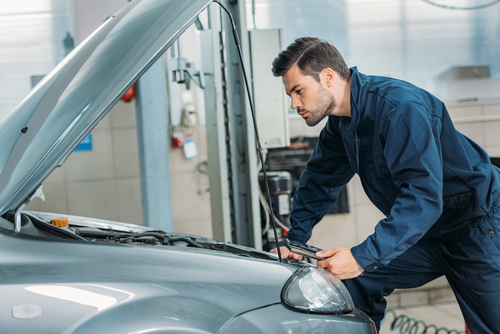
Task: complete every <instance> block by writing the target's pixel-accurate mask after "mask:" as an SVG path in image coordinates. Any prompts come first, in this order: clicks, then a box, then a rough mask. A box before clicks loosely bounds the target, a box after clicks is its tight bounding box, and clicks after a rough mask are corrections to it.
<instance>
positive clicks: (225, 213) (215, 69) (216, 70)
mask: <svg viewBox="0 0 500 334" xmlns="http://www.w3.org/2000/svg"><path fill="white" fill-rule="evenodd" d="M208 15H209V24H210V29H209V30H204V31H201V43H202V45H201V46H202V47H201V49H202V52H203V57H202V60H203V62H202V68H203V69H204V72H205V94H204V96H205V114H206V130H207V153H208V170H209V179H210V207H211V212H212V232H213V238H214V239H216V240H219V241H224V242H232V241H233V239H232V236H231V230H232V228H231V214H230V212H231V209H232V208H231V207H232V206H231V201H230V190H229V187H230V184H229V171H228V154H227V144H228V143H227V141H226V138H228V137H227V136H228V135H227V132H226V126H227V117H226V112H225V110H226V109H225V108H226V104H225V103H224V102H225V100H224V90H223V87H222V73H223V72H222V71H223V69H222V68H221V66H222V65H223V62H222V59H221V49H220V47H221V45H222V44H221V38H220V29H221V27H220V11H219V8H218V7H216V6H215V5H211V6H210V7H209V8H208Z"/></svg>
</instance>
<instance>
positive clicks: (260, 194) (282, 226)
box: [259, 186, 290, 235]
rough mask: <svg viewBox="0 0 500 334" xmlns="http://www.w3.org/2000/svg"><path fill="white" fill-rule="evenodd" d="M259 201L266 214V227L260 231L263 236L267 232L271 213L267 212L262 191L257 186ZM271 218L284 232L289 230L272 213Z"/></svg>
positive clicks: (267, 208)
mask: <svg viewBox="0 0 500 334" xmlns="http://www.w3.org/2000/svg"><path fill="white" fill-rule="evenodd" d="M259 199H260V203H261V204H262V206H263V207H264V211H265V212H266V227H264V230H263V231H262V235H264V234H265V233H266V232H267V230H268V229H269V215H270V214H271V212H269V211H270V208H269V205H268V204H267V202H266V198H265V197H264V194H263V193H262V189H260V186H259ZM273 217H274V221H275V222H276V224H278V225H279V226H280V227H281V228H282V229H284V230H285V231H288V230H290V228H289V227H287V226H286V225H285V224H283V223H282V222H281V221H280V220H279V219H278V218H277V217H276V216H275V215H274V213H273Z"/></svg>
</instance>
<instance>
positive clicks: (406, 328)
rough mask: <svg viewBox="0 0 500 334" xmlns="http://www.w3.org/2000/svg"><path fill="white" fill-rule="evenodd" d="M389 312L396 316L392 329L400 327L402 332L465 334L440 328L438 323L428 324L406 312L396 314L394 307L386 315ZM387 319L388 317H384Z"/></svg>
mask: <svg viewBox="0 0 500 334" xmlns="http://www.w3.org/2000/svg"><path fill="white" fill-rule="evenodd" d="M388 314H391V315H392V316H393V317H394V320H393V321H392V322H391V331H396V330H398V329H399V333H401V334H407V333H408V334H431V333H432V334H465V332H464V331H458V330H456V329H448V328H446V327H440V328H438V327H437V326H436V325H427V324H426V323H425V321H422V320H417V319H414V318H411V317H410V316H408V315H406V314H400V315H396V311H394V310H392V309H391V310H387V311H385V316H386V317H387V315H388ZM385 320H386V318H384V321H385ZM431 330H432V331H431Z"/></svg>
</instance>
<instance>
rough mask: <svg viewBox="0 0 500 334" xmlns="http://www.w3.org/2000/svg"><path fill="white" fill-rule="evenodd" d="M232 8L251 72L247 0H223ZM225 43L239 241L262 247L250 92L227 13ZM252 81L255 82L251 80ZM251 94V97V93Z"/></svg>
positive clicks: (246, 61)
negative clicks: (249, 100)
mask: <svg viewBox="0 0 500 334" xmlns="http://www.w3.org/2000/svg"><path fill="white" fill-rule="evenodd" d="M223 3H224V5H225V6H226V8H227V9H228V10H229V11H230V12H231V15H232V16H233V19H234V21H235V24H236V26H237V29H238V32H239V39H240V41H241V47H242V52H243V59H244V61H245V64H244V65H245V68H246V70H247V71H248V75H250V52H249V50H250V47H249V37H248V30H247V22H246V3H245V1H241V0H240V1H227V0H226V1H223ZM222 23H223V26H222V27H223V29H222V31H223V45H224V55H225V59H226V61H225V63H226V67H225V70H226V85H225V87H226V90H227V97H228V98H227V104H228V111H229V144H230V146H229V147H230V152H229V154H230V156H231V167H232V168H231V169H232V177H233V178H232V185H233V196H234V224H235V229H236V231H235V232H236V233H235V237H236V240H235V242H236V243H238V244H241V245H247V246H252V247H255V248H257V249H262V235H261V232H260V231H261V223H260V208H259V196H258V173H259V170H258V168H257V148H256V145H255V134H254V129H253V120H252V116H251V112H250V106H249V104H248V98H249V97H247V96H246V90H245V82H244V78H243V72H242V68H241V64H240V60H239V55H238V49H237V47H236V45H235V43H234V40H233V33H232V27H231V24H230V20H229V18H228V17H227V16H226V15H224V16H223V20H222ZM250 84H251V83H250ZM250 98H251V97H250Z"/></svg>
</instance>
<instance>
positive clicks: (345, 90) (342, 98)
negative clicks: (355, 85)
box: [336, 80, 351, 117]
mask: <svg viewBox="0 0 500 334" xmlns="http://www.w3.org/2000/svg"><path fill="white" fill-rule="evenodd" d="M337 96H338V98H337V104H338V107H337V108H338V110H337V112H336V114H337V115H338V116H347V117H351V80H349V81H343V80H342V81H341V84H340V85H339V88H338V91H337Z"/></svg>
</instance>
